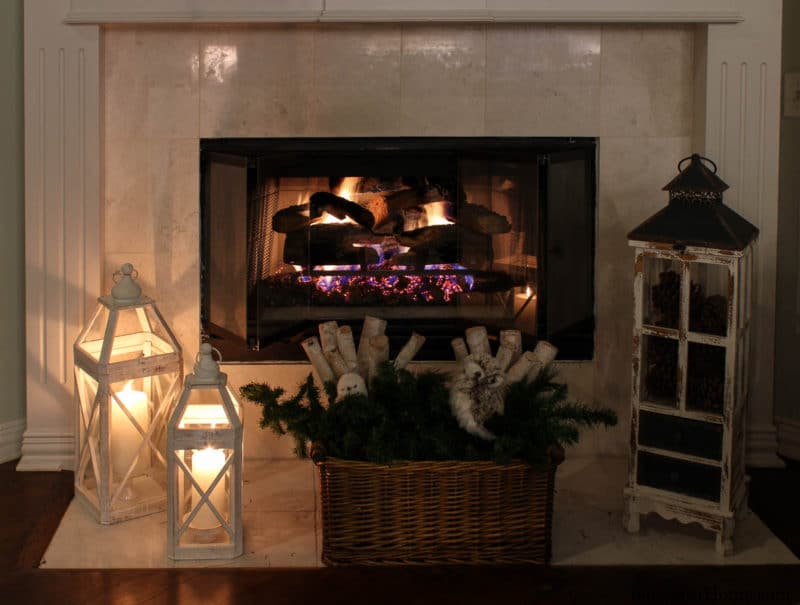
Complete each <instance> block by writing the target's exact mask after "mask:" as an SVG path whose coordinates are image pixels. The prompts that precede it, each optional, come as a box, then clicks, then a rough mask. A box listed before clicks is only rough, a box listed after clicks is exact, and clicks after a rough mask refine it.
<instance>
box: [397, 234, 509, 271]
mask: <svg viewBox="0 0 800 605" xmlns="http://www.w3.org/2000/svg"><path fill="white" fill-rule="evenodd" d="M395 237H397V241H398V242H399V243H400V244H401V245H403V246H408V247H409V248H411V252H414V253H415V254H416V255H417V256H418V257H419V258H420V259H424V261H423V262H424V264H446V263H459V264H462V265H469V266H473V267H476V268H477V267H480V266H482V265H484V264H488V263H491V262H492V260H493V258H494V254H493V251H492V237H491V236H490V235H486V234H483V233H475V232H474V231H470V230H469V229H464V228H463V227H461V226H460V225H434V226H431V227H423V228H421V229H415V230H414V231H409V232H407V233H399V234H397V235H396V236H395Z"/></svg>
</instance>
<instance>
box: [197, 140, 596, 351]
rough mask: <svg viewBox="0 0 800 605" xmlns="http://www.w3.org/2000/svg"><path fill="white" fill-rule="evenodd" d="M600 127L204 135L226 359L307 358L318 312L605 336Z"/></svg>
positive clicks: (208, 293) (395, 333)
mask: <svg viewBox="0 0 800 605" xmlns="http://www.w3.org/2000/svg"><path fill="white" fill-rule="evenodd" d="M594 159H595V141H594V139H588V138H585V139H566V138H565V139H557V138H494V137H493V138H470V137H468V138H463V137H458V138H447V137H444V138H416V137H415V138H402V139H397V138H394V139H392V138H370V139H350V138H336V139H222V140H220V139H205V140H203V141H201V166H202V176H201V178H202V190H201V210H202V212H201V214H202V232H201V250H202V262H201V266H202V267H203V275H202V317H203V320H204V321H203V325H204V330H205V333H206V334H207V335H208V337H209V338H210V339H211V341H212V342H213V343H214V344H215V346H216V347H217V348H219V349H220V350H221V351H222V352H223V355H224V357H225V359H226V360H229V361H277V360H299V359H302V350H301V349H300V347H299V342H300V341H301V340H303V339H304V338H305V337H307V336H309V335H313V334H314V333H315V332H316V329H317V325H318V323H319V322H322V321H328V320H336V321H338V322H339V323H340V324H348V325H351V327H352V328H353V329H354V330H356V331H357V330H358V329H359V327H360V326H361V322H362V320H363V317H364V315H365V314H373V315H378V316H380V317H383V318H385V319H387V320H389V326H390V331H389V336H390V342H391V346H392V347H393V348H399V347H400V346H402V343H403V342H405V341H406V340H407V338H408V336H409V335H410V332H411V329H412V327H413V329H414V330H416V331H420V332H423V333H425V335H426V336H427V338H428V343H427V344H426V347H425V348H424V349H423V351H421V353H420V358H421V359H428V360H435V359H449V358H451V357H452V353H451V351H450V340H451V339H452V337H453V334H460V333H463V331H464V330H465V329H466V328H468V327H471V326H474V325H486V326H487V327H488V328H489V329H490V332H491V333H493V334H497V333H498V331H499V330H501V329H517V330H520V331H521V332H522V334H523V341H524V342H523V346H524V348H525V349H529V348H533V347H534V346H535V343H536V340H537V339H538V338H547V339H548V340H550V341H552V342H554V343H555V344H556V346H558V347H559V348H561V350H562V358H567V359H591V356H592V350H593V328H594V315H593V304H594V300H593V279H594V274H593V266H594V229H595V217H594V208H595V203H594V191H595V169H594V166H595V162H594Z"/></svg>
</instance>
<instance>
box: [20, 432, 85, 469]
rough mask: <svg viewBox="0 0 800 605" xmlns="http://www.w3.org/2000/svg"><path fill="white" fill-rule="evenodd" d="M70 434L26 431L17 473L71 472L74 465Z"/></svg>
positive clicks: (73, 441) (72, 439)
mask: <svg viewBox="0 0 800 605" xmlns="http://www.w3.org/2000/svg"><path fill="white" fill-rule="evenodd" d="M74 460H75V436H74V435H73V434H72V433H60V432H59V433H56V432H47V431H26V432H25V435H24V437H23V439H22V460H20V462H19V464H18V465H17V470H18V471H71V470H73V469H74V466H75V463H74Z"/></svg>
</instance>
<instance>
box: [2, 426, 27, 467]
mask: <svg viewBox="0 0 800 605" xmlns="http://www.w3.org/2000/svg"><path fill="white" fill-rule="evenodd" d="M24 432H25V419H24V418H22V419H20V420H12V421H10V422H2V423H0V463H1V462H8V461H9V460H16V459H17V458H19V455H20V453H21V452H22V434H23V433H24Z"/></svg>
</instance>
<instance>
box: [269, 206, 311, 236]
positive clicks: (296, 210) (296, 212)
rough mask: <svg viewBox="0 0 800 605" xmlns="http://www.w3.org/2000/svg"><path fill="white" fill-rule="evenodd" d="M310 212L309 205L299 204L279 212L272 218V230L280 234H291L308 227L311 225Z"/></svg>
mask: <svg viewBox="0 0 800 605" xmlns="http://www.w3.org/2000/svg"><path fill="white" fill-rule="evenodd" d="M308 212H309V208H308V204H297V205H296V206H289V207H288V208H284V209H283V210H279V211H278V212H276V213H275V216H273V217H272V230H273V231H277V232H278V233H291V232H292V231H297V230H298V229H303V228H304V227H308V226H309V225H310V224H311V218H310V217H309V216H308Z"/></svg>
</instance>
